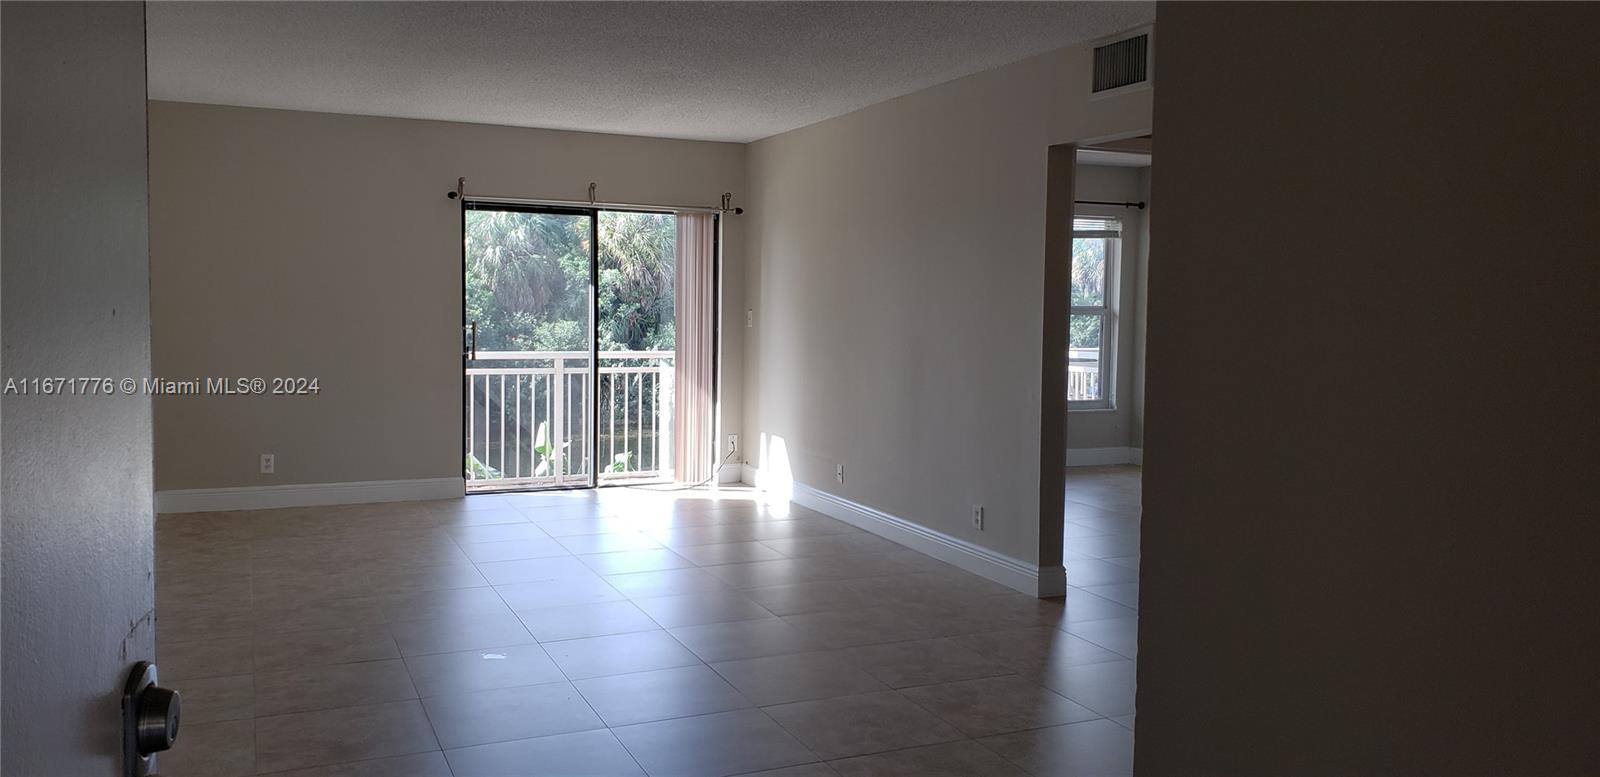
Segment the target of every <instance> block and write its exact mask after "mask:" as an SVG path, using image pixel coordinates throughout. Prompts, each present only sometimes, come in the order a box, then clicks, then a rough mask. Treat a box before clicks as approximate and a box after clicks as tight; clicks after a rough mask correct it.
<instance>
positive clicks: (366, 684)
mask: <svg viewBox="0 0 1600 777" xmlns="http://www.w3.org/2000/svg"><path fill="white" fill-rule="evenodd" d="M255 689H256V714H257V715H261V716H267V715H283V714H287V713H291V712H309V711H311V710H321V709H331V708H334V707H352V706H355V705H358V704H376V703H379V702H386V701H400V700H402V699H415V698H416V697H417V692H416V689H414V688H413V687H412V686H411V675H410V674H409V673H407V672H406V666H405V663H404V662H401V661H399V660H388V661H368V662H364V663H358V664H336V665H333V666H308V667H300V668H296V669H286V670H282V671H276V672H257V673H256V675H255Z"/></svg>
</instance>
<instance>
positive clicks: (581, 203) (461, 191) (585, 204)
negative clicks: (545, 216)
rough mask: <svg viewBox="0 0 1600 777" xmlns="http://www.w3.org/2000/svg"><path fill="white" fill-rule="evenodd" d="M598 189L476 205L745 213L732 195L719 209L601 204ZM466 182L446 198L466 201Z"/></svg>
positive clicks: (490, 200) (725, 196) (725, 197)
mask: <svg viewBox="0 0 1600 777" xmlns="http://www.w3.org/2000/svg"><path fill="white" fill-rule="evenodd" d="M596 189H597V186H596V184H594V183H593V182H591V183H590V184H589V199H587V200H540V199H529V198H527V197H487V196H481V195H477V194H474V195H472V201H473V202H488V203H501V204H505V205H549V206H551V207H557V208H599V209H601V210H653V211H664V212H668V213H732V214H734V215H735V216H737V215H739V214H741V213H744V208H735V207H733V193H732V192H723V194H722V203H721V204H720V205H717V206H710V205H663V204H659V203H656V204H651V203H642V202H601V201H599V200H598V199H597V198H596V196H595V194H596ZM466 190H467V179H466V178H457V179H456V190H455V191H453V192H446V193H445V196H446V197H449V198H450V199H452V200H456V199H466V197H467V191H466Z"/></svg>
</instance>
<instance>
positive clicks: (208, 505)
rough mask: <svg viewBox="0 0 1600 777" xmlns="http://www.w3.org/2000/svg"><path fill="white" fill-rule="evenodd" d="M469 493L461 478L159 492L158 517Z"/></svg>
mask: <svg viewBox="0 0 1600 777" xmlns="http://www.w3.org/2000/svg"><path fill="white" fill-rule="evenodd" d="M465 493H466V484H465V483H464V482H463V481H462V479H461V478H459V477H454V478H424V479H420V480H366V481H359V482H352V483H300V484H295V485H286V486H244V487H240V488H191V489H183V490H175V491H157V492H156V512H158V513H209V512H220V511H224V510H270V509H273V508H277V507H310V506H314V505H346V504H364V503H368V502H410V501H414V500H419V499H455V498H457V497H460V496H462V495H463V494H465Z"/></svg>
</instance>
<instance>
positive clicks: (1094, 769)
mask: <svg viewBox="0 0 1600 777" xmlns="http://www.w3.org/2000/svg"><path fill="white" fill-rule="evenodd" d="M981 742H982V744H983V746H984V747H987V748H989V749H990V750H993V751H994V752H996V753H999V754H1000V755H1001V756H1003V757H1004V758H1005V759H1006V760H1008V761H1011V762H1012V763H1015V764H1017V765H1019V766H1021V767H1022V768H1024V769H1027V770H1028V771H1029V772H1030V773H1032V774H1048V775H1053V776H1055V775H1059V777H1126V776H1127V775H1131V774H1133V732H1132V731H1129V730H1127V729H1125V728H1123V727H1121V726H1118V725H1117V724H1115V723H1112V722H1111V721H1109V720H1090V721H1085V722H1083V723H1072V724H1070V725H1065V726H1055V727H1053V728H1042V729H1035V730H1032V731H1020V732H1017V733H1015V734H1003V735H1001V736H997V737H990V738H988V739H984V740H981Z"/></svg>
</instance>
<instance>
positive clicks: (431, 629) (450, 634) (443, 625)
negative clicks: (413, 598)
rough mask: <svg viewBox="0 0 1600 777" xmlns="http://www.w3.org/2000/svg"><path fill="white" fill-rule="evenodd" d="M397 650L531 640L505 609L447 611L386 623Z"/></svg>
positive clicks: (447, 649) (450, 649) (448, 649)
mask: <svg viewBox="0 0 1600 777" xmlns="http://www.w3.org/2000/svg"><path fill="white" fill-rule="evenodd" d="M389 630H390V631H391V632H393V634H394V640H395V643H396V644H397V645H398V646H399V648H400V653H401V654H403V655H407V656H420V655H427V654H429V653H457V652H460V651H463V650H478V649H481V648H492V647H502V646H506V645H527V644H531V643H532V642H534V639H533V635H532V634H529V633H528V630H527V628H525V627H524V626H523V625H522V621H521V620H520V619H518V618H517V616H516V615H515V614H513V613H512V612H510V611H509V610H508V611H506V612H501V613H495V614H493V615H447V616H445V617H440V618H435V619H433V620H417V621H412V620H407V621H396V622H394V623H391V624H389Z"/></svg>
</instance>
